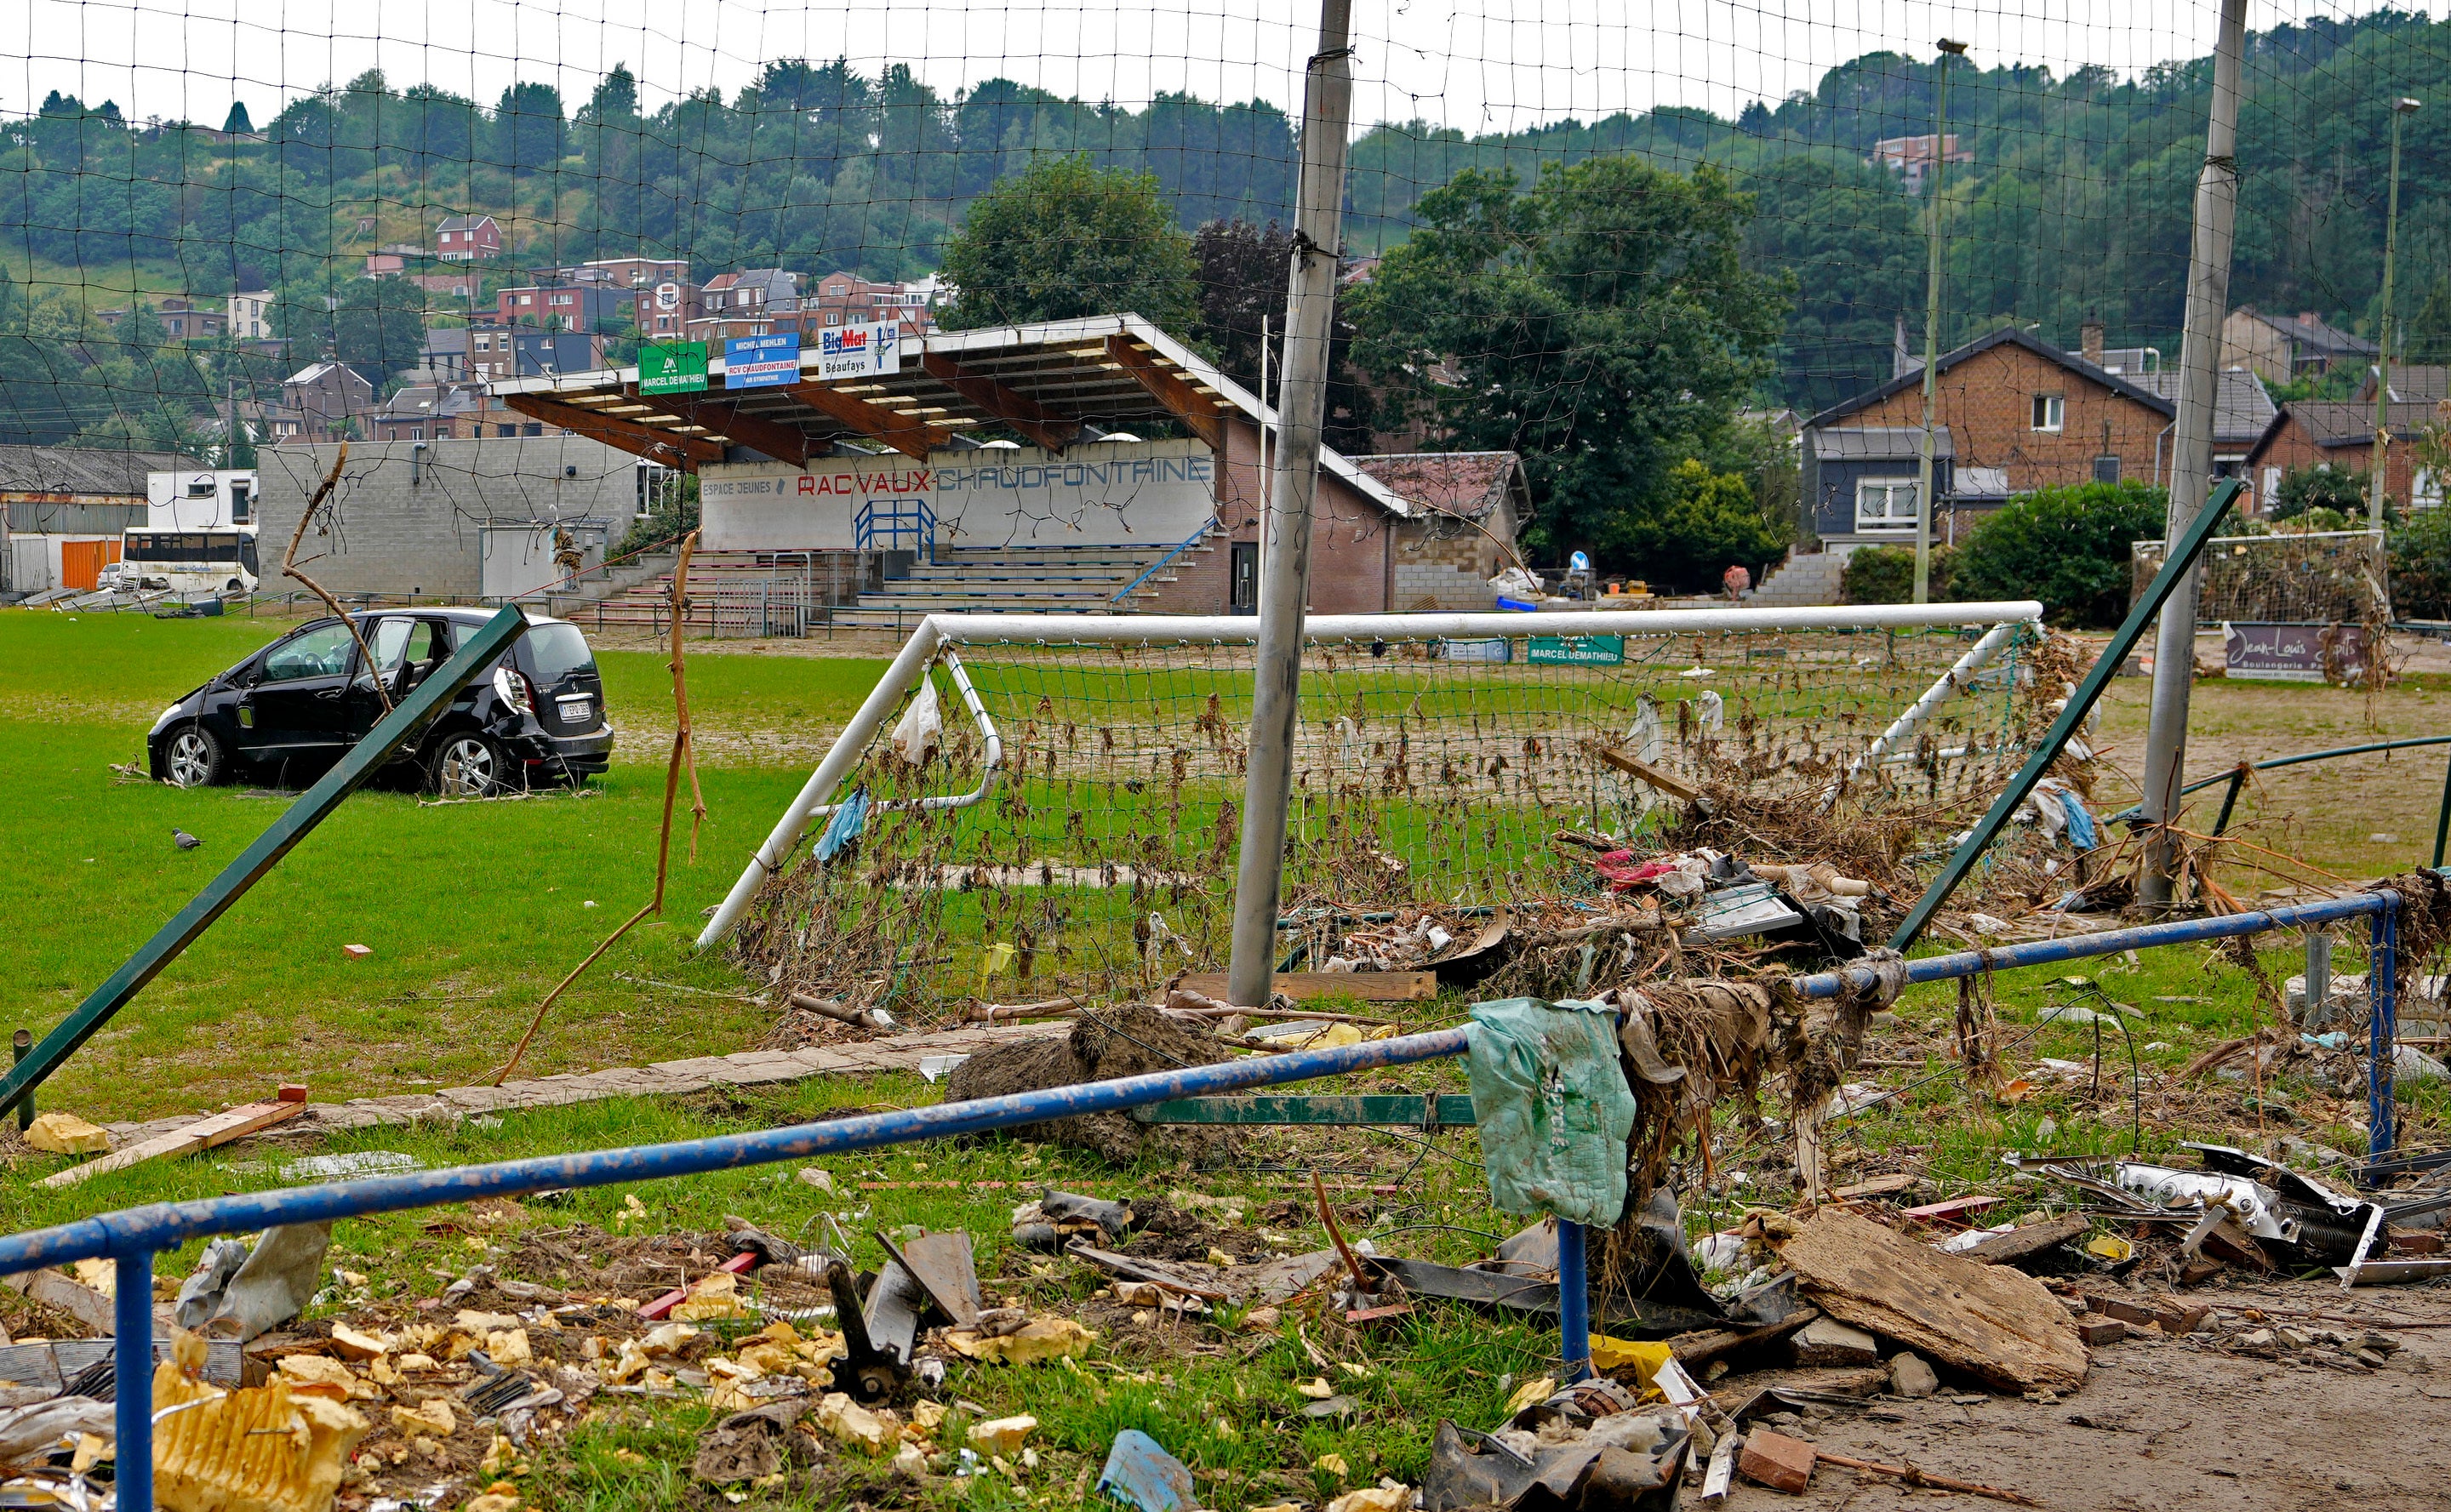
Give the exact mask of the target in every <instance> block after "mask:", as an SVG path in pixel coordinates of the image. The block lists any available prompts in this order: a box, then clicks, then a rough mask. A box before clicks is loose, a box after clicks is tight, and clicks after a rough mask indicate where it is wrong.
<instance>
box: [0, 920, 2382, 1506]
mask: <svg viewBox="0 0 2451 1512" xmlns="http://www.w3.org/2000/svg"><path fill="white" fill-rule="evenodd" d="M2398 909H2399V895H2398V894H2397V893H2357V894H2354V895H2351V896H2348V897H2343V898H2334V899H2329V900H2326V901H2324V902H2319V903H2304V904H2297V905H2293V906H2290V907H2286V908H2278V909H2272V910H2268V911H2265V912H2261V913H2235V914H2228V915H2225V916H2223V917H2220V918H2207V919H2186V920H2180V921H2174V922H2171V923H2166V924H2151V925H2145V926H2142V927H2139V928H2136V929H2127V930H2112V931H2108V932H2107V933H2097V934H2084V935H2073V936H2070V937H2069V938H2067V939H2060V940H2037V941H2031V942H2028V943H2025V944H2020V945H2005V946H2001V947H1998V948H1996V949H1993V950H1987V951H1967V952H1957V953H1954V954H1950V955H1937V956H1928V957H1925V958H1923V959H1919V960H1915V961H1912V962H1909V963H1908V967H1907V978H1908V980H1909V981H1911V982H1931V981H1941V980H1946V979H1949V978H1953V977H1964V976H1972V975H1977V974H1988V973H1990V972H1996V971H2000V970H2004V969H2010V968H2014V967H2021V966H2041V965H2048V964H2051V963H2055V962H2061V961H2070V960H2079V959H2083V958H2085V957H2088V956H2095V955H2108V954H2114V953H2116V952H2121V951H2125V950H2131V949H2135V948H2138V947H2141V946H2147V945H2175V944H2184V943H2186V942H2189V941H2196V940H2209V939H2224V938H2229V937H2233V936H2237V935H2244V934H2253V933H2261V932H2263V931H2265V930H2272V929H2287V928H2293V927H2298V926H2303V925H2307V924H2317V923H2323V922H2325V921H2328V920H2333V919H2342V918H2350V917H2355V916H2357V915H2360V914H2365V915H2369V916H2371V917H2372V918H2373V920H2374V936H2373V952H2372V954H2371V956H2370V957H2369V962H2368V969H2367V980H2368V982H2369V983H2371V984H2372V987H2371V992H2372V1003H2373V1011H2372V1014H2371V1019H2372V1030H2371V1034H2370V1045H2369V1048H2370V1051H2371V1055H2372V1064H2371V1065H2370V1067H2369V1070H2368V1083H2367V1086H2368V1092H2369V1096H2370V1098H2371V1099H2372V1106H2371V1118H2370V1123H2369V1129H2370V1134H2369V1147H2370V1149H2371V1150H2372V1152H2373V1153H2374V1154H2375V1155H2376V1156H2382V1155H2386V1154H2388V1153H2389V1152H2390V1151H2391V1149H2392V1148H2393V1143H2394V1132H2393V1121H2392V1109H2391V1097H2392V1078H2391V1059H2392V1053H2393V1050H2394V1039H2395V1027H2396V1026H2395V1019H2396V1011H2395V1010H2396V997H2395V991H2394V989H2395V972H2396V970H2397V963H2398V949H2399V927H2398V917H2399V915H2398ZM1872 978H1873V972H1872V971H1871V969H1870V968H1867V967H1861V966H1855V967H1847V968H1842V969H1841V970H1839V971H1834V972H1821V973H1819V974H1817V975H1813V976H1805V977H1799V978H1796V979H1795V980H1794V984H1793V985H1794V987H1795V989H1796V991H1797V992H1799V993H1801V994H1802V995H1804V996H1806V997H1833V996H1836V995H1837V994H1838V993H1839V992H1840V991H1841V990H1842V986H1843V985H1844V984H1846V983H1853V985H1854V986H1855V987H1856V988H1857V989H1858V990H1863V989H1868V988H1870V987H1872V986H1873V979H1872ZM1471 1034H1472V1031H1471V1030H1470V1028H1469V1027H1459V1028H1453V1029H1442V1030H1436V1031H1430V1032H1427V1033H1421V1034H1406V1035H1401V1036H1398V1037H1396V1038H1392V1039H1382V1040H1367V1041H1364V1042H1363V1043H1362V1044H1359V1045H1346V1046H1340V1047H1337V1048H1335V1049H1332V1050H1315V1051H1294V1052H1292V1053H1289V1054H1283V1055H1262V1056H1252V1057H1250V1058H1248V1059H1245V1060H1239V1061H1225V1062H1221V1063H1218V1064H1216V1065H1210V1066H1195V1067H1189V1068H1186V1069H1182V1070H1168V1071H1159V1072H1154V1073H1151V1074H1148V1075H1144V1076H1129V1077H1125V1078H1122V1079H1120V1080H1116V1081H1108V1082H1092V1083H1088V1084H1086V1085H1083V1086H1077V1087H1059V1088H1051V1089H1049V1090H1042V1091H1034V1092H1022V1093H1015V1094H1012V1095H1009V1096H1004V1097H987V1098H978V1099H974V1100H971V1101H968V1102H958V1103H938V1104H935V1105H932V1106H929V1107H921V1108H912V1109H896V1110H894V1111H891V1112H883V1113H869V1114H864V1115H861V1116H859V1117H855V1118H843V1119H835V1120H832V1121H829V1122H826V1123H818V1124H804V1125H799V1126H797V1127H794V1128H790V1129H760V1130H757V1131H755V1132H754V1133H746V1134H726V1135H722V1136H720V1137H716V1138H712V1139H696V1140H686V1141H682V1142H679V1143H676V1144H669V1145H648V1146H640V1147H636V1148H630V1149H605V1150H592V1151H582V1152H579V1153H576V1154H567V1155H549V1156H539V1157H535V1158H532V1159H527V1160H513V1161H502V1162H498V1163H495V1164H492V1165H484V1166H467V1167H461V1168H456V1169H449V1170H436V1171H419V1172H414V1173H410V1174H405V1175H399V1176H385V1177H378V1178H375V1179H373V1180H369V1181H359V1182H346V1183H335V1184H329V1185H324V1186H320V1187H304V1188H284V1189H281V1190H276V1191H264V1192H245V1193H240V1194H237V1195H233V1196H225V1197H212V1198H205V1199H200V1200H197V1201H193V1202H184V1203H156V1204H153V1205H151V1206H148V1207H144V1208H127V1209H124V1210H121V1211H118V1212H108V1213H102V1214H99V1215H97V1216H94V1217H91V1218H85V1219H80V1220H78V1221H76V1222H74V1223H69V1224H62V1225H59V1226H57V1227H50V1228H41V1229H33V1230H29V1231H28V1232H24V1233H17V1234H10V1235H7V1236H5V1237H0V1274H13V1273H16V1272H20V1271H26V1270H31V1269H34V1268H36V1267H43V1266H56V1265H65V1264H68V1263H69V1262H71V1261H77V1260H91V1259H109V1260H112V1261H115V1262H116V1263H117V1266H118V1277H117V1283H116V1294H117V1302H116V1304H115V1314H114V1317H115V1328H116V1334H117V1339H118V1347H117V1350H116V1355H117V1365H118V1381H117V1387H116V1407H117V1414H116V1415H117V1424H118V1443H119V1453H118V1457H117V1466H118V1476H119V1481H118V1497H119V1503H118V1504H119V1505H120V1506H122V1507H124V1508H129V1509H135V1508H145V1507H150V1506H151V1505H152V1473H153V1472H152V1464H153V1456H152V1443H153V1438H152V1418H151V1410H152V1384H151V1382H152V1358H151V1350H150V1348H149V1345H150V1343H151V1338H152V1328H153V1320H152V1295H153V1257H154V1256H155V1254H156V1253H158V1252H159V1251H161V1250H165V1249H168V1248H171V1247H175V1246H177V1245H180V1244H183V1243H185V1242H186V1241H187V1240H190V1239H197V1238H203V1237H206V1236H207V1235H211V1234H221V1233H229V1232H233V1231H237V1230H242V1229H249V1228H258V1227H270V1226H272V1225H276V1224H291V1223H316V1222H323V1221H326V1220H330V1219H338V1218H354V1217H363V1216H365V1215H367V1214H370V1213H380V1212H398V1211H402V1210H403V1209H407V1208H423V1207H429V1206H432V1205H434V1204H436V1203H443V1202H465V1201H467V1200H469V1199H471V1198H475V1197H480V1196H510V1195H515V1194H518V1193H520V1192H533V1191H543V1190H549V1189H552V1188H564V1187H601V1186H609V1185H612V1184H615V1183H618V1182H632V1181H652V1180H656V1179H657V1178H661V1177H668V1176H689V1175H697V1174H701V1173H703V1172H706V1171H711V1170H728V1169H735V1168H741V1167H746V1166H756V1165H766V1164H771V1163H774V1162H776V1161H784V1160H804V1159H807V1158H809V1157H811V1156H815V1155H826V1154H836V1153H842V1152H845V1151H849V1150H854V1149H874V1148H877V1147H879V1146H884V1145H895V1144H906V1143H910V1142H912V1141H915V1140H921V1139H934V1138H942V1137H945V1136H948V1135H953V1134H968V1133H980V1132H985V1131H987V1130H990V1129H1010V1128H1014V1127H1017V1126H1019V1125H1023V1124H1034V1123H1040V1122H1043V1121H1045V1120H1047V1119H1049V1118H1062V1117H1073V1116H1078V1115H1080V1114H1084V1113H1101V1112H1119V1111H1122V1110H1123V1109H1128V1108H1137V1107H1141V1106H1143V1105H1146V1104H1149V1103H1157V1102H1165V1101H1167V1100H1170V1099H1173V1098H1178V1097H1191V1096H1200V1095H1204V1094H1208V1093H1216V1092H1229V1091H1239V1090H1245V1089H1248V1088H1254V1087H1269V1086H1282V1085H1284V1084H1285V1083H1288V1082H1299V1081H1309V1080H1313V1079H1316V1078H1319V1077H1325V1076H1342V1075H1346V1074H1349V1073H1351V1072H1355V1071H1364V1070H1378V1069H1382V1068H1385V1067H1390V1066H1402V1065H1411V1064H1416V1063H1420V1062H1423V1061H1430V1060H1438V1059H1442V1058H1444V1057H1447V1056H1451V1055H1461V1054H1463V1053H1465V1052H1466V1051H1468V1050H1469V1049H1470V1048H1471ZM1568 1230H1574V1231H1572V1232H1569V1231H1568ZM1582 1237H1583V1236H1582V1234H1581V1232H1580V1231H1579V1230H1578V1229H1575V1226H1573V1225H1560V1233H1559V1247H1558V1253H1559V1287H1560V1289H1561V1291H1562V1292H1563V1293H1564V1295H1563V1296H1561V1297H1560V1299H1559V1302H1560V1305H1559V1322H1560V1333H1561V1339H1560V1343H1561V1346H1562V1358H1563V1359H1564V1360H1565V1361H1566V1362H1567V1379H1570V1380H1571V1379H1574V1378H1575V1377H1576V1376H1577V1375H1578V1374H1579V1373H1580V1370H1581V1369H1582V1368H1583V1367H1584V1365H1585V1363H1586V1362H1588V1360H1589V1358H1590V1353H1591V1348H1590V1339H1589V1314H1588V1308H1587V1306H1584V1305H1583V1303H1584V1302H1585V1300H1586V1293H1587V1290H1588V1279H1587V1277H1586V1275H1585V1274H1584V1270H1583V1245H1582ZM1568 1298H1573V1299H1576V1301H1574V1302H1571V1303H1570V1302H1569V1301H1568V1300H1567V1299H1568Z"/></svg>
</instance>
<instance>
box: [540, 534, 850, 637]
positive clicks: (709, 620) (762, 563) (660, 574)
mask: <svg viewBox="0 0 2451 1512" xmlns="http://www.w3.org/2000/svg"><path fill="white" fill-rule="evenodd" d="M678 560H679V559H678V558H677V557H676V555H673V554H669V553H668V554H664V555H662V556H661V557H660V558H658V559H657V560H654V561H652V562H647V561H642V562H641V564H640V566H641V567H643V569H644V570H638V569H637V568H626V567H625V568H617V569H615V570H616V571H618V572H623V573H624V575H625V576H624V579H623V580H621V581H618V582H616V583H612V584H610V585H608V586H607V587H606V588H605V590H604V591H602V592H598V593H590V594H586V595H584V596H582V595H581V594H580V593H578V592H574V593H568V594H555V595H554V596H553V598H552V600H551V603H552V607H551V611H550V612H551V613H553V614H554V615H556V616H558V617H559V618H561V619H569V620H571V621H573V622H575V623H577V624H578V625H579V626H580V627H582V628H585V629H590V630H595V629H603V630H615V629H621V630H637V631H647V632H653V631H657V630H660V629H661V628H662V627H663V626H664V624H665V622H666V616H667V615H668V614H669V613H670V612H671V605H672V601H673V569H674V567H675V566H676V565H677V563H678ZM860 572H861V564H860V562H859V560H858V559H857V557H856V556H855V554H853V553H851V552H815V553H809V552H783V553H779V554H778V553H775V552H771V551H701V552H697V553H696V554H695V555H693V556H692V557H691V558H690V577H689V599H690V624H691V626H692V628H693V630H696V629H697V628H699V627H700V626H701V623H702V624H703V628H704V629H705V630H707V631H710V632H712V633H715V634H751V635H754V634H759V633H762V632H763V630H764V628H765V616H766V613H767V610H768V606H769V605H770V604H771V605H772V606H773V607H774V609H775V611H778V612H779V611H780V610H781V609H782V608H783V607H784V606H785V605H786V604H790V605H792V606H793V613H792V614H791V615H790V616H789V617H788V618H790V619H795V620H802V619H811V618H817V615H816V613H815V611H817V610H820V609H822V607H823V605H824V604H825V603H826V602H827V601H828V599H829V594H830V586H831V597H832V598H833V599H841V598H844V597H847V596H848V595H849V594H850V593H851V592H852V591H853V590H854V589H855V587H856V586H857V584H858V581H859V579H860ZM578 587H579V588H581V589H595V588H597V587H598V585H597V584H593V583H586V584H580V585H578ZM743 617H752V618H755V619H757V621H758V622H757V623H755V624H746V623H744V622H743Z"/></svg>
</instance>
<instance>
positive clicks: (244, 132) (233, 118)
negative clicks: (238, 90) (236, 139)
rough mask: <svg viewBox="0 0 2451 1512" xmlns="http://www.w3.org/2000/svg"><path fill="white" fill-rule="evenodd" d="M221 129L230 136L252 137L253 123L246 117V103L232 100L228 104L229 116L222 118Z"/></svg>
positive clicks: (253, 132)
mask: <svg viewBox="0 0 2451 1512" xmlns="http://www.w3.org/2000/svg"><path fill="white" fill-rule="evenodd" d="M222 129H223V130H225V131H226V132H228V133H229V134H231V135H232V136H253V135H254V134H255V122H254V121H252V120H250V119H248V117H247V113H246V102H245V100H232V101H231V102H230V108H229V114H227V115H225V116H224V117H222Z"/></svg>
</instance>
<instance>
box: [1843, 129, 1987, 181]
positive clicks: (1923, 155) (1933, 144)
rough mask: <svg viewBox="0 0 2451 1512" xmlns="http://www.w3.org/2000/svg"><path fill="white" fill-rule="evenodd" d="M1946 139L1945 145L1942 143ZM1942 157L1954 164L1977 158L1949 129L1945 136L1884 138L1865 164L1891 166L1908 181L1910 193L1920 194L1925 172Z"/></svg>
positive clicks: (1874, 144)
mask: <svg viewBox="0 0 2451 1512" xmlns="http://www.w3.org/2000/svg"><path fill="white" fill-rule="evenodd" d="M1944 141H1945V142H1946V146H1943V145H1942V144H1943V142H1944ZM1943 157H1946V159H1947V160H1948V161H1949V162H1951V163H1971V162H1973V161H1974V154H1973V152H1972V151H1971V150H1970V149H1968V148H1966V147H1960V146H1958V138H1957V133H1956V132H1954V131H1951V132H1950V133H1949V135H1948V137H1947V138H1945V139H1944V138H1940V137H1935V136H1933V135H1932V134H1931V132H1929V131H1927V132H1925V133H1924V134H1923V135H1921V136H1889V137H1883V138H1882V139H1881V140H1879V141H1878V142H1875V143H1873V155H1872V156H1871V157H1868V158H1866V159H1865V160H1864V163H1865V166H1866V167H1876V168H1888V169H1889V170H1890V171H1891V172H1892V173H1895V174H1897V175H1899V176H1900V177H1902V178H1904V179H1905V180H1906V184H1907V192H1908V193H1909V194H1921V193H1922V192H1923V180H1924V175H1925V174H1927V173H1930V172H1931V168H1932V164H1933V163H1934V162H1936V161H1938V160H1940V159H1942V158H1943Z"/></svg>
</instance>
